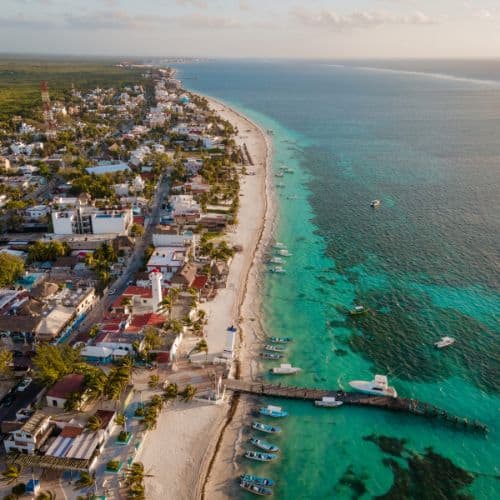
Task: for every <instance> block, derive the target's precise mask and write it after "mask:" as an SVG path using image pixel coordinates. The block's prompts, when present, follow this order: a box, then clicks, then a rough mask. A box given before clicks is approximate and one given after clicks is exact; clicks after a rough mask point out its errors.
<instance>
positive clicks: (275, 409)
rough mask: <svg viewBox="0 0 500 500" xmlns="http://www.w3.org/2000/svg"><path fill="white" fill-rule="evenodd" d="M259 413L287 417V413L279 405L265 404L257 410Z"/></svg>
mask: <svg viewBox="0 0 500 500" xmlns="http://www.w3.org/2000/svg"><path fill="white" fill-rule="evenodd" d="M259 413H260V414H261V415H265V416H266V417H273V418H283V417H288V413H287V412H286V411H284V410H283V408H281V406H274V405H267V406H265V407H263V408H261V409H260V410H259Z"/></svg>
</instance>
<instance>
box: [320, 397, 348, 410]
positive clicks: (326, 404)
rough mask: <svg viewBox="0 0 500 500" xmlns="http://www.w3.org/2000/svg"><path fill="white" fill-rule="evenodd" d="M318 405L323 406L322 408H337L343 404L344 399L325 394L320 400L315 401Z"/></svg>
mask: <svg viewBox="0 0 500 500" xmlns="http://www.w3.org/2000/svg"><path fill="white" fill-rule="evenodd" d="M314 404H315V405H316V406H321V407H322V408H337V407H338V406H341V405H343V404H344V403H343V402H342V401H337V400H336V399H335V398H333V397H330V396H323V397H322V398H321V400H320V401H315V402H314Z"/></svg>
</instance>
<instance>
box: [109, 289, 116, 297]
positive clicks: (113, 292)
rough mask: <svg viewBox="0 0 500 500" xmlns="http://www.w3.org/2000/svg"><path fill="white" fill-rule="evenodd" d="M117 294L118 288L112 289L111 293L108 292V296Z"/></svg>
mask: <svg viewBox="0 0 500 500" xmlns="http://www.w3.org/2000/svg"><path fill="white" fill-rule="evenodd" d="M116 292H117V289H116V288H110V289H109V291H108V295H115V294H116Z"/></svg>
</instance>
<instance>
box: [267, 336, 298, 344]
mask: <svg viewBox="0 0 500 500" xmlns="http://www.w3.org/2000/svg"><path fill="white" fill-rule="evenodd" d="M269 340H270V341H271V342H274V343H276V344H287V343H288V342H291V341H292V340H293V339H292V337H271V338H270V339H269Z"/></svg>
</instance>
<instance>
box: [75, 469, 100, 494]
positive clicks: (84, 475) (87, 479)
mask: <svg viewBox="0 0 500 500" xmlns="http://www.w3.org/2000/svg"><path fill="white" fill-rule="evenodd" d="M94 484H95V477H94V476H93V475H92V476H91V475H90V474H89V473H88V472H81V473H80V477H79V479H78V481H76V483H75V490H83V489H86V488H91V487H92V486H94Z"/></svg>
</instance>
